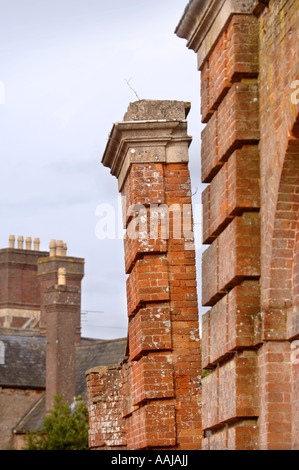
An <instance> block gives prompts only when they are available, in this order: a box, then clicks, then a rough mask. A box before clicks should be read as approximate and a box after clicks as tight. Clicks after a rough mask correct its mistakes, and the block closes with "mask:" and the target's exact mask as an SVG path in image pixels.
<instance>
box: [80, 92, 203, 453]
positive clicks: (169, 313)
mask: <svg viewBox="0 0 299 470" xmlns="http://www.w3.org/2000/svg"><path fill="white" fill-rule="evenodd" d="M188 110H189V105H188V104H186V103H183V102H176V101H147V100H142V101H138V102H135V103H131V104H130V106H129V108H128V111H127V113H126V115H125V117H124V120H123V122H120V123H117V124H115V125H114V126H113V129H112V131H111V134H110V137H109V141H108V144H107V147H106V150H105V153H104V156H103V160H102V162H103V164H104V165H105V166H107V167H109V168H110V169H111V173H112V175H114V176H116V177H117V179H118V185H119V191H120V192H121V195H122V201H123V222H124V226H125V228H126V235H125V239H124V247H125V270H126V273H127V274H128V278H127V314H128V320H129V327H128V351H127V353H128V360H127V361H125V362H124V364H122V367H119V366H116V367H115V368H110V370H109V371H105V370H103V369H100V370H98V369H93V370H91V371H88V372H87V384H88V394H89V413H90V423H91V430H90V446H91V447H92V448H110V449H113V448H114V449H115V448H117V447H118V446H119V447H118V448H124V447H125V448H127V449H153V448H154V449H157V448H170V449H199V448H201V437H202V432H201V419H200V415H201V409H200V398H201V397H200V378H201V377H200V371H201V363H200V345H199V331H198V305H197V290H196V268H195V250H194V244H193V241H194V240H193V227H192V208H191V184H190V175H189V170H188V148H189V145H190V142H191V138H190V137H189V136H188V134H187V122H186V116H187V113H188ZM117 374H118V375H117ZM115 375H117V376H118V377H120V376H121V380H117V379H116V377H115ZM108 376H109V377H111V376H113V377H114V381H113V383H114V385H113V387H112V384H111V386H110V387H109V386H108ZM118 383H119V386H118V385H117V384H118ZM107 388H108V389H109V390H110V392H109V390H107ZM112 388H113V390H112ZM107 400H108V401H107ZM117 407H118V413H115V409H116V408H117ZM112 408H113V417H112V418H111V416H112V414H111V412H110V411H111V410H112ZM109 410H110V411H109ZM108 411H109V413H107V412H108ZM107 414H109V416H110V418H111V419H110V422H109V425H108V424H107ZM108 428H109V429H108ZM111 434H112V436H111Z"/></svg>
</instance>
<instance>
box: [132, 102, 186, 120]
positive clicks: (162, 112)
mask: <svg viewBox="0 0 299 470" xmlns="http://www.w3.org/2000/svg"><path fill="white" fill-rule="evenodd" d="M190 108H191V104H190V103H186V102H184V101H173V100H139V101H135V102H134V103H130V104H129V107H128V110H127V112H126V114H125V115H124V121H160V120H166V121H172V120H176V121H184V120H185V119H186V117H187V116H188V113H189V111H190Z"/></svg>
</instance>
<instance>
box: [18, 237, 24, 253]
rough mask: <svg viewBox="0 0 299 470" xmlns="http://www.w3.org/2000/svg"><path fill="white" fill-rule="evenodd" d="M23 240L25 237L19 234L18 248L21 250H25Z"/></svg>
mask: <svg viewBox="0 0 299 470" xmlns="http://www.w3.org/2000/svg"><path fill="white" fill-rule="evenodd" d="M23 242H24V238H23V237H22V236H19V237H18V249H19V250H23Z"/></svg>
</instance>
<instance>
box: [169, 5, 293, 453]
mask: <svg viewBox="0 0 299 470" xmlns="http://www.w3.org/2000/svg"><path fill="white" fill-rule="evenodd" d="M298 27H299V10H298V2H294V1H291V0H287V1H285V0H269V1H268V0H246V1H242V2H241V1H235V0H221V1H219V0H206V1H202V0H191V1H190V2H189V4H188V6H187V8H186V10H185V12H184V15H183V17H182V19H181V20H180V23H179V25H178V27H177V29H176V34H177V35H178V36H179V37H182V38H185V39H187V41H188V42H187V46H188V47H189V48H190V49H192V50H194V51H195V52H196V54H197V59H198V69H199V70H200V72H201V108H202V109H201V111H202V122H203V123H204V124H206V126H205V128H204V130H203V132H202V148H201V159H202V182H203V183H207V184H208V185H209V186H208V187H207V188H206V189H205V191H204V192H203V217H204V222H203V223H204V230H203V232H204V237H203V238H204V239H203V241H204V243H206V244H208V245H209V247H208V248H207V250H206V251H205V252H204V255H203V259H202V268H203V275H202V279H203V286H202V291H203V292H202V300H203V305H204V306H207V307H210V310H209V311H208V312H207V313H206V314H205V315H204V316H203V319H202V366H203V368H205V369H206V376H205V377H204V378H203V384H202V387H203V389H202V398H203V400H202V409H203V415H202V420H203V428H204V431H205V438H204V439H203V448H204V449H207V450H217V449H221V450H223V449H233V450H244V449H248V450H253V449H267V450H272V449H275V450H278V449H283V450H287V449H298V442H299V438H298V429H299V426H298V423H299V413H298V402H299V394H298V382H297V380H298V369H299V361H298V338H299V328H298V327H299V310H298V297H297V292H298V274H297V273H298V244H297V243H298V242H297V241H296V240H297V239H298V218H299V167H298V161H299V158H298V156H299V146H298V135H299V134H298V122H299V100H298V99H297V95H298V82H297V80H298V77H299V66H298V64H299V47H298V34H297V33H298ZM294 90H295V91H294Z"/></svg>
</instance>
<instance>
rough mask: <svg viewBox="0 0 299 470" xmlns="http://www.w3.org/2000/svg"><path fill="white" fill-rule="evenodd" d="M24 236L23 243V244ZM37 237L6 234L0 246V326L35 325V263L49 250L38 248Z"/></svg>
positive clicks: (37, 297) (37, 299)
mask: <svg viewBox="0 0 299 470" xmlns="http://www.w3.org/2000/svg"><path fill="white" fill-rule="evenodd" d="M24 240H25V244H24ZM39 244H40V241H39V238H35V239H34V241H33V247H32V239H31V237H26V238H24V237H23V236H18V237H15V235H10V236H9V244H8V248H4V249H1V250H0V326H2V327H6V328H25V327H28V326H30V328H36V327H37V326H38V323H39V318H40V288H39V282H38V278H37V264H38V260H39V259H40V258H46V257H47V256H48V253H47V252H46V251H40V250H39Z"/></svg>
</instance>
